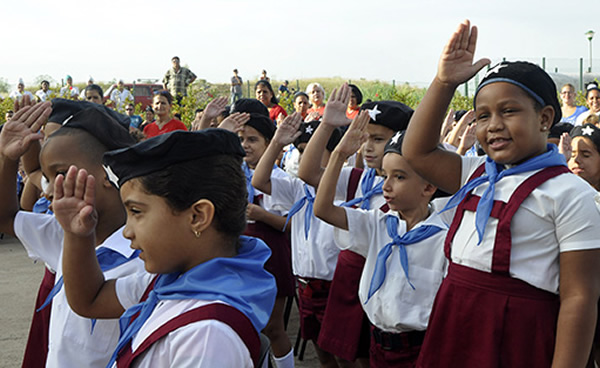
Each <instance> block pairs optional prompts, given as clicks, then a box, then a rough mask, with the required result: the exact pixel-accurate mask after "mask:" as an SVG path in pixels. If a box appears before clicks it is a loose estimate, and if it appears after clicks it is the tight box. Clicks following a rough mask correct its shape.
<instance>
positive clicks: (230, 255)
mask: <svg viewBox="0 0 600 368" xmlns="http://www.w3.org/2000/svg"><path fill="white" fill-rule="evenodd" d="M243 156H244V151H243V149H242V147H241V146H240V143H239V140H238V138H237V136H236V135H235V134H233V133H230V132H228V131H225V130H223V129H207V130H204V131H201V132H193V133H192V132H183V131H176V132H172V133H168V134H164V135H161V136H159V137H156V138H153V139H149V140H147V141H144V142H141V143H139V144H137V145H135V146H133V147H130V149H123V150H117V151H112V152H110V153H108V154H106V155H105V158H104V162H105V164H106V165H107V166H108V169H107V170H108V172H109V173H111V177H112V179H113V180H114V181H116V182H117V185H118V186H119V187H120V193H121V199H122V201H123V203H124V204H125V208H126V210H127V223H126V225H125V228H124V230H123V234H124V236H125V237H126V238H127V239H129V240H131V247H132V248H134V249H138V250H140V259H142V260H143V261H144V262H145V267H146V270H147V271H148V272H150V273H155V274H158V276H157V277H156V278H155V276H154V275H151V274H149V273H144V274H136V275H132V276H131V277H128V278H123V279H118V280H116V281H115V280H108V281H106V280H105V279H104V277H103V276H102V274H101V273H100V270H99V267H98V263H97V261H96V260H95V258H94V253H93V239H94V237H95V232H94V223H95V221H96V213H95V205H94V199H95V198H94V191H93V183H94V181H95V178H94V177H93V176H91V175H88V174H87V172H86V171H85V170H83V169H81V170H78V169H77V168H76V167H74V166H72V167H70V168H69V170H68V172H67V173H66V174H65V175H64V176H63V175H59V176H58V177H57V179H56V183H55V197H54V210H55V213H56V217H57V219H58V220H59V221H60V223H61V225H62V226H63V228H64V231H65V252H64V253H65V254H64V260H63V265H64V268H65V271H64V280H65V288H66V292H67V297H68V298H69V303H70V304H71V306H72V307H73V309H74V310H75V311H76V312H77V313H79V314H82V315H87V316H90V317H96V318H107V317H116V316H120V315H121V314H123V312H124V311H125V309H127V311H126V312H125V314H124V315H123V316H122V318H121V326H122V327H124V329H122V334H121V338H120V340H119V344H118V346H117V349H116V351H115V353H114V354H113V357H112V360H111V363H110V364H109V366H113V364H115V365H117V366H118V367H122V366H130V365H131V364H134V365H135V366H136V367H192V366H193V367H252V366H253V362H256V360H257V358H258V357H257V355H258V349H259V347H260V343H259V336H258V331H260V330H262V329H263V328H264V326H265V325H266V323H267V321H268V320H269V316H270V314H271V310H272V308H273V303H274V300H275V293H276V288H275V281H274V279H273V276H271V275H270V274H269V273H267V272H266V271H265V270H264V267H263V266H264V263H265V261H266V260H267V259H268V258H269V256H270V254H271V253H270V251H269V249H268V247H267V246H266V245H265V244H264V243H263V242H262V241H261V240H258V239H255V238H249V237H243V236H240V234H242V232H243V231H244V228H245V226H246V215H245V214H246V206H247V202H246V201H247V199H246V191H245V186H246V183H245V178H244V174H243V172H242V170H241V164H242V157H243ZM113 174H114V175H113ZM152 283H153V285H152ZM148 285H150V288H151V289H152V291H149V293H148V295H147V298H142V302H141V303H139V304H136V303H138V301H140V291H142V292H143V291H144V290H145V289H146V290H148V289H147V288H148ZM134 304H135V305H134ZM225 348H226V350H224V349H225Z"/></svg>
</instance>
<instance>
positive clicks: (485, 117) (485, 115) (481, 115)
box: [476, 114, 488, 121]
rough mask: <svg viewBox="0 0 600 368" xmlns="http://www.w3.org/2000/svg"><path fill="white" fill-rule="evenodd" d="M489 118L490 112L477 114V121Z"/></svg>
mask: <svg viewBox="0 0 600 368" xmlns="http://www.w3.org/2000/svg"><path fill="white" fill-rule="evenodd" d="M487 118H488V114H480V115H478V116H477V119H476V120H477V121H481V120H485V119H487Z"/></svg>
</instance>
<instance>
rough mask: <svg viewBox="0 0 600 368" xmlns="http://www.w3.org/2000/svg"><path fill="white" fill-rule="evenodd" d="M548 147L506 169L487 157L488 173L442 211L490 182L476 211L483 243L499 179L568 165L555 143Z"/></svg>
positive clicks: (471, 183) (470, 184) (470, 185)
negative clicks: (544, 151)
mask: <svg viewBox="0 0 600 368" xmlns="http://www.w3.org/2000/svg"><path fill="white" fill-rule="evenodd" d="M547 149H548V151H547V152H546V153H543V154H541V155H538V156H535V157H533V158H531V159H529V160H527V161H525V162H523V163H521V164H519V165H515V166H513V167H511V168H508V169H504V167H503V166H502V165H499V164H497V163H496V162H495V161H493V160H492V159H491V158H489V157H487V159H486V160H485V173H486V175H482V176H480V177H478V178H475V179H473V180H471V181H469V182H467V183H466V184H465V185H464V186H463V187H462V188H460V189H459V190H458V192H456V193H455V194H454V195H453V196H452V198H450V200H449V201H448V203H446V206H445V207H444V208H443V209H442V210H441V211H440V212H444V211H447V210H449V209H451V208H454V207H456V206H458V204H459V203H460V202H462V200H463V199H464V198H465V197H466V196H467V194H469V193H470V192H471V191H472V190H473V189H475V188H477V187H478V186H480V185H482V184H484V183H487V182H489V183H490V184H489V186H488V187H487V188H486V189H485V191H484V192H483V195H482V196H481V199H480V200H479V203H478V204H477V210H476V213H475V228H476V229H477V234H478V235H479V241H478V242H477V245H479V244H481V241H482V239H483V233H484V231H485V226H486V224H487V222H488V219H489V218H490V214H491V213H492V207H493V206H494V191H495V189H496V183H497V182H498V181H500V180H501V179H502V178H504V177H506V176H509V175H515V174H520V173H523V172H528V171H535V170H539V169H543V168H546V167H550V166H567V162H566V160H565V157H564V156H563V155H561V154H560V153H558V148H557V147H556V146H555V145H554V144H548V145H547Z"/></svg>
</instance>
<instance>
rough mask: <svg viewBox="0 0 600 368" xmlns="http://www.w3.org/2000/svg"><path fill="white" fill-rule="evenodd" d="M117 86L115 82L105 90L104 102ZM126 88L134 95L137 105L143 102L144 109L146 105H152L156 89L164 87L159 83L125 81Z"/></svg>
mask: <svg viewBox="0 0 600 368" xmlns="http://www.w3.org/2000/svg"><path fill="white" fill-rule="evenodd" d="M115 88H117V85H116V84H113V85H112V86H110V87H109V88H108V90H107V91H106V92H104V103H106V101H107V100H108V99H109V98H110V94H111V93H112V91H114V90H115ZM125 88H127V89H128V90H129V91H130V92H131V94H132V95H133V98H134V103H135V105H136V106H137V104H142V110H144V109H145V108H146V106H152V96H154V93H155V92H156V91H160V90H161V89H163V86H162V84H158V83H125Z"/></svg>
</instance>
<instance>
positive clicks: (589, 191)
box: [451, 157, 600, 293]
mask: <svg viewBox="0 0 600 368" xmlns="http://www.w3.org/2000/svg"><path fill="white" fill-rule="evenodd" d="M484 162H485V157H463V158H462V172H461V185H464V184H465V183H466V182H467V181H468V179H469V178H470V176H471V175H472V173H473V172H474V171H475V170H476V169H477V167H479V166H480V165H481V164H483V163H484ZM538 171H539V170H538ZM538 171H533V172H526V173H521V174H517V175H511V176H507V177H504V178H502V179H501V180H500V181H499V182H497V183H496V190H495V193H494V199H495V200H501V201H504V202H508V200H509V198H510V196H511V195H512V193H513V192H514V190H515V189H516V188H517V187H518V186H519V185H520V184H521V183H523V182H524V181H525V180H526V179H527V178H529V177H530V176H532V175H533V174H535V173H537V172H538ZM487 187H488V184H487V183H486V184H483V185H480V186H479V187H477V188H475V190H474V191H473V194H475V195H478V196H481V195H482V194H483V192H484V191H485V189H486V188H487ZM599 202H600V197H599V195H598V193H597V192H596V191H595V190H594V189H593V188H592V187H591V186H590V185H589V184H588V183H586V182H585V181H584V180H582V179H581V178H579V177H578V176H576V175H574V174H570V173H568V174H561V175H558V176H556V177H554V178H552V179H550V180H548V181H546V182H544V183H542V184H541V185H540V186H539V187H537V188H536V189H535V190H534V191H533V192H532V193H531V194H530V195H529V196H528V197H527V198H526V199H525V200H524V201H523V203H522V204H521V206H520V207H519V209H518V210H517V212H516V213H515V215H514V217H513V218H512V221H511V227H510V230H511V236H512V248H511V257H510V275H511V276H512V277H514V278H517V279H520V280H523V281H525V282H527V283H529V284H531V285H533V286H535V287H537V288H540V289H543V290H546V291H549V292H552V293H558V285H559V259H558V257H559V254H560V253H561V252H568V251H575V250H588V249H596V248H600V243H599V242H598V239H599V237H600V230H599V228H598V224H600V210H599V205H598V203H599ZM497 225H498V220H497V219H495V218H492V217H490V219H489V220H488V222H487V225H486V227H485V231H484V234H483V239H482V242H481V244H480V245H477V242H478V240H479V238H478V235H477V231H476V229H475V212H471V211H465V213H464V217H463V219H462V222H461V224H460V226H459V227H458V230H457V232H456V235H455V237H454V241H453V242H452V250H451V258H452V262H455V263H458V264H461V265H464V266H468V267H471V268H475V269H477V270H481V271H485V272H491V265H492V256H493V248H494V244H495V236H496V229H497Z"/></svg>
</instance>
